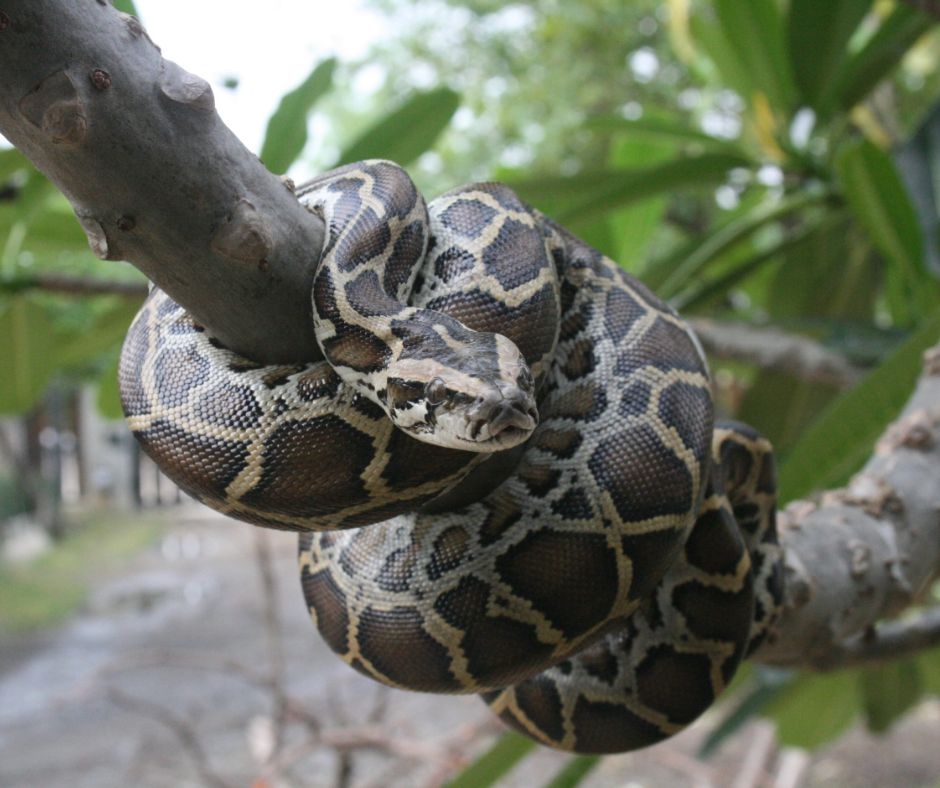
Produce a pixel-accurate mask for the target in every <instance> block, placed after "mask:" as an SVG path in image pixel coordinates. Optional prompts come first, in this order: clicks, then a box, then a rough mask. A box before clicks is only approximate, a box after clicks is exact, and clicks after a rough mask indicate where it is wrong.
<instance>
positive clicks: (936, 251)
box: [894, 102, 940, 273]
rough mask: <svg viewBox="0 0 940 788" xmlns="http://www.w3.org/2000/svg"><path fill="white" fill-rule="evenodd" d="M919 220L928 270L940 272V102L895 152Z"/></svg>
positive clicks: (895, 158) (895, 157)
mask: <svg viewBox="0 0 940 788" xmlns="http://www.w3.org/2000/svg"><path fill="white" fill-rule="evenodd" d="M894 160H895V163H896V164H897V167H898V173H899V174H900V175H901V178H902V180H903V181H904V185H905V186H906V188H907V191H908V194H909V195H910V197H911V203H912V205H913V206H914V211H915V212H916V213H917V219H918V222H919V224H920V230H921V238H922V240H923V244H924V252H925V255H926V260H927V268H928V269H929V270H931V271H933V272H934V273H937V272H940V204H938V201H940V168H938V167H937V166H936V163H937V162H940V102H937V103H935V104H934V105H933V107H932V108H931V110H930V112H929V113H928V114H927V117H926V118H924V120H923V122H922V123H921V125H920V127H919V128H918V129H917V131H916V132H915V133H914V135H913V136H912V137H911V138H910V139H909V140H908V141H907V142H905V143H904V144H903V145H902V146H901V147H900V148H898V149H897V150H895V152H894Z"/></svg>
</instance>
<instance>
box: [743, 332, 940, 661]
mask: <svg viewBox="0 0 940 788" xmlns="http://www.w3.org/2000/svg"><path fill="white" fill-rule="evenodd" d="M938 480H940V346H936V347H934V348H933V349H932V350H931V351H929V352H928V353H927V354H926V355H925V362H924V372H923V374H922V376H921V379H920V381H919V383H918V385H917V388H916V389H915V391H914V394H913V395H912V397H911V399H910V400H909V401H908V404H907V406H906V407H905V409H904V411H903V412H902V414H901V416H900V417H899V418H898V420H897V421H896V422H895V423H894V424H893V425H892V426H891V427H890V428H889V429H888V430H887V431H886V432H885V434H884V435H883V436H882V437H881V439H880V440H879V442H878V444H877V446H876V447H875V453H874V455H873V456H872V457H871V459H869V461H868V462H867V463H866V465H865V467H864V468H863V469H862V470H861V471H860V472H859V473H858V474H857V475H856V476H855V477H854V478H853V480H852V481H851V483H850V484H849V486H848V487H847V488H846V489H844V490H835V491H832V492H828V493H826V494H825V495H823V496H822V499H821V500H820V502H819V503H818V504H817V503H811V502H799V503H796V504H793V505H791V506H789V507H787V509H786V510H785V511H784V512H782V514H781V526H782V542H783V546H784V550H785V560H786V574H787V599H786V608H785V610H784V614H783V616H782V618H781V620H780V622H779V625H778V627H777V635H776V637H775V638H774V639H773V641H772V642H770V643H768V644H766V645H765V646H764V647H763V648H761V649H760V651H759V652H757V654H756V655H755V659H757V660H759V661H762V662H769V663H774V664H778V665H791V666H794V667H797V666H805V667H814V666H825V667H827V668H831V667H833V666H834V665H835V664H838V662H839V660H840V659H845V660H846V661H849V662H851V661H853V660H857V659H859V658H860V657H858V656H857V655H858V654H859V650H860V648H861V645H860V641H859V640H858V638H859V636H860V634H861V633H864V632H866V630H868V631H869V636H868V638H869V643H868V646H867V649H868V650H869V651H871V650H872V648H873V646H872V642H871V639H872V638H875V639H877V638H878V631H877V630H871V629H870V628H871V627H874V626H875V624H876V623H877V622H878V621H879V620H880V619H882V618H886V617H892V616H896V615H898V614H899V613H900V612H901V611H903V610H905V608H908V607H909V606H911V605H912V604H914V603H916V602H918V601H920V600H921V599H922V598H923V596H924V594H925V592H926V591H927V590H928V588H929V586H930V583H931V582H932V581H933V580H934V579H935V578H936V577H937V575H938V571H940V481H938ZM890 631H891V632H893V630H890ZM895 640H896V642H897V643H898V644H901V643H902V640H901V639H900V638H895ZM886 650H889V647H888V646H886V647H885V648H879V649H878V650H877V653H878V656H879V658H884V657H885V656H886V654H885V651H886Z"/></svg>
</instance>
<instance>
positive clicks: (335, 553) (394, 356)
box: [120, 161, 782, 753]
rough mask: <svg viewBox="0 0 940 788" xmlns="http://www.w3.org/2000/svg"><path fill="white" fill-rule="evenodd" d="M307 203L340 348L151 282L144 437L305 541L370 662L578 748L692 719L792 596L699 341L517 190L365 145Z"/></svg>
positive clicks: (317, 285)
mask: <svg viewBox="0 0 940 788" xmlns="http://www.w3.org/2000/svg"><path fill="white" fill-rule="evenodd" d="M298 197H299V198H300V199H301V200H302V201H303V202H304V204H305V205H307V207H308V208H309V209H310V210H311V211H315V212H317V213H319V214H320V215H322V217H323V218H324V221H325V223H326V227H327V232H326V242H325V246H324V249H323V252H322V258H321V263H320V265H319V268H318V270H317V273H316V275H315V277H314V284H313V293H312V313H313V319H314V328H315V333H316V336H317V341H318V345H319V347H320V349H321V351H322V354H323V359H322V360H320V361H317V362H313V363H309V364H301V365H277V366H264V365H260V364H256V363H254V362H251V361H249V360H247V359H244V358H241V357H239V356H238V355H236V354H234V353H232V352H231V351H229V350H227V349H226V348H225V347H223V346H222V345H221V344H220V343H219V342H217V341H216V340H215V339H213V338H212V337H211V335H209V334H208V333H207V332H206V331H205V330H204V329H203V328H202V327H201V326H199V325H198V324H196V323H195V321H193V319H192V318H191V317H190V316H189V315H187V314H186V312H185V311H184V310H183V309H182V308H181V307H180V306H179V305H177V304H176V303H175V302H173V301H172V300H171V299H170V298H169V297H168V296H167V295H166V294H165V293H162V292H161V291H159V290H157V289H154V290H152V292H151V294H150V296H149V297H148V299H147V301H146V302H145V304H144V306H143V307H142V308H141V311H140V313H139V314H138V316H137V318H136V319H135V321H134V323H133V324H132V326H131V328H130V330H129V332H128V336H127V339H126V342H125V346H124V350H123V353H122V357H121V365H120V385H121V393H122V401H123V404H124V409H125V413H126V416H127V421H128V424H129V425H130V427H131V429H132V430H133V432H134V434H135V435H136V437H137V439H138V440H139V441H140V443H141V444H142V446H143V448H144V450H145V451H146V452H147V453H148V454H149V455H150V456H151V457H152V458H153V459H154V460H155V461H156V462H157V464H158V465H159V466H160V467H161V468H162V469H163V471H164V472H165V473H166V474H167V475H168V476H169V477H170V478H171V479H173V480H174V481H175V482H176V483H177V484H178V485H179V486H180V487H181V488H182V489H184V490H185V491H186V492H188V493H190V494H191V495H193V496H194V497H195V498H197V499H198V500H200V501H202V502H203V503H205V504H207V505H209V506H211V507H213V508H215V509H217V510H219V511H221V512H223V513H225V514H228V515H230V516H232V517H235V518H238V519H241V520H245V521H247V522H251V523H255V524H258V525H264V526H268V527H273V528H282V529H290V530H297V531H300V532H301V536H300V571H301V578H302V585H303V591H304V595H305V597H306V600H307V604H308V607H309V609H310V613H311V616H312V618H313V620H314V622H315V623H316V625H317V627H318V628H319V629H320V632H321V634H322V635H323V637H324V638H325V640H326V641H327V643H328V644H329V645H330V646H331V647H332V648H333V649H334V650H335V651H336V652H337V653H338V654H339V655H340V656H341V657H342V658H343V659H344V660H346V661H347V662H348V663H349V664H350V665H352V666H353V667H354V668H356V669H357V670H359V671H360V672H362V673H364V674H366V675H368V676H371V677H372V678H374V679H377V680H378V681H381V682H384V683H386V684H389V685H392V686H396V687H403V688H408V689H413V690H419V691H430V692H464V693H466V692H473V693H480V694H482V695H483V697H484V698H485V700H486V701H487V702H488V703H489V704H490V706H491V707H492V708H493V710H494V711H495V712H496V713H498V714H499V715H500V716H501V717H502V718H503V719H504V720H505V721H506V722H507V723H508V724H510V725H512V726H514V727H516V728H517V729H519V730H520V731H522V732H524V733H526V734H527V735H529V736H531V737H533V738H535V739H536V740H538V741H540V742H542V743H544V744H548V745H551V746H554V747H560V748H564V749H568V750H574V751H578V752H595V753H600V752H619V751H625V750H629V749H633V748H636V747H641V746H645V745H648V744H651V743H653V742H656V741H658V740H660V739H662V738H664V737H666V736H669V735H672V734H673V733H675V732H676V731H678V730H680V729H681V728H682V727H684V726H685V725H688V724H689V723H690V722H691V721H692V720H694V719H695V718H696V717H697V716H698V715H699V714H700V713H701V712H702V711H704V709H706V708H707V707H708V706H709V705H710V704H711V703H712V701H713V700H714V698H715V696H716V695H717V694H718V693H719V692H721V690H722V689H723V687H724V686H725V685H726V684H727V682H728V681H729V680H730V678H731V676H732V675H733V673H734V670H735V669H736V667H737V665H738V663H739V662H740V660H741V659H742V657H743V656H745V655H746V653H748V651H749V650H751V649H753V648H754V647H755V646H756V645H757V644H758V643H759V642H760V640H761V639H762V638H764V637H765V636H766V635H767V633H768V631H769V629H770V627H771V625H772V623H773V621H774V618H775V616H776V614H777V610H778V608H779V605H780V599H781V596H782V593H781V592H782V589H781V584H782V573H781V569H780V556H779V548H778V547H777V543H776V532H775V528H774V511H775V497H774V493H775V488H774V471H773V454H772V450H771V447H770V445H769V444H768V442H767V441H766V440H765V439H764V438H762V437H761V436H760V435H759V434H757V433H756V432H754V431H753V430H751V429H750V428H749V427H746V426H744V425H740V424H731V423H728V424H718V425H715V424H714V423H713V415H712V401H711V395H710V385H709V377H708V371H707V367H706V364H705V361H704V358H703V355H702V352H701V350H700V347H699V345H698V343H697V341H696V340H695V338H694V336H693V335H692V334H691V332H690V331H689V329H688V328H687V327H686V326H685V324H684V323H683V322H682V321H681V320H680V318H679V317H678V316H677V315H676V314H675V313H674V312H673V311H672V310H671V309H669V308H668V307H667V306H666V305H664V304H663V303H662V302H661V301H660V300H659V299H657V298H656V297H655V296H654V295H653V294H652V293H650V292H649V291H648V290H647V289H646V288H645V287H644V286H643V285H642V284H640V283H639V282H637V281H636V280H634V279H632V278H631V277H630V276H628V275H627V274H626V273H624V272H623V271H622V270H621V269H619V268H618V267H617V266H616V264H614V263H613V262H612V261H611V260H609V259H608V258H606V257H604V256H603V255H601V254H600V253H599V252H597V251H596V250H594V249H592V248H590V247H589V246H588V245H586V244H585V243H584V242H582V241H580V240H579V239H577V238H575V237H574V236H572V235H571V234H569V233H568V232H567V231H566V230H565V229H564V228H562V227H560V226H559V225H557V224H555V223H554V222H552V221H551V220H549V219H547V218H546V217H544V216H542V215H541V214H540V213H538V212H537V211H535V210H533V209H531V208H530V207H529V206H527V205H525V204H524V203H522V202H521V201H520V200H519V199H518V198H517V197H516V196H515V195H514V194H513V193H512V191H511V190H509V189H508V188H506V187H504V186H500V185H498V184H477V185H472V186H467V187H463V188H460V189H457V190H455V191H452V192H449V193H448V194H445V195H443V196H442V197H439V198H437V199H435V200H434V201H432V202H431V203H430V204H429V205H426V204H425V202H424V200H423V199H422V197H421V195H420V194H419V192H418V191H417V189H416V188H415V187H414V184H413V183H412V182H411V180H410V179H409V178H408V176H407V175H406V174H405V173H404V172H403V171H402V170H401V169H400V168H399V167H397V166H396V165H394V164H391V163H389V162H381V161H371V162H360V163H357V164H353V165H350V166H347V167H344V168H341V169H339V170H336V171H333V172H330V173H327V174H326V175H324V176H322V177H320V178H318V179H317V180H316V181H313V182H312V183H311V184H309V185H307V186H305V187H303V188H302V189H300V190H299V191H298Z"/></svg>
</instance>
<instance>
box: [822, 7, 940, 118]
mask: <svg viewBox="0 0 940 788" xmlns="http://www.w3.org/2000/svg"><path fill="white" fill-rule="evenodd" d="M827 2H829V0H827ZM820 5H824V3H820ZM933 23H934V22H933V19H931V17H929V16H928V15H927V14H925V13H923V12H922V11H918V10H916V9H914V8H911V7H910V6H909V5H907V4H905V3H897V4H895V7H894V11H892V12H891V14H890V15H889V16H888V17H887V18H886V19H885V20H884V21H883V22H882V23H881V25H880V26H879V28H878V30H877V31H876V32H875V34H874V35H873V36H872V37H871V39H869V41H868V42H867V43H866V44H865V45H864V46H863V47H862V48H861V49H860V50H859V51H858V52H856V53H855V54H854V55H852V56H851V57H850V58H849V59H847V60H845V61H844V62H843V64H842V68H841V69H840V71H839V74H838V76H837V77H836V78H835V83H834V85H833V87H832V89H831V95H832V101H833V102H835V103H837V104H838V106H839V107H841V108H842V109H844V110H848V109H851V108H852V107H854V106H855V105H856V104H857V103H858V102H859V101H861V100H862V99H864V98H865V96H867V95H868V94H869V92H871V90H872V89H873V88H874V87H875V85H877V84H878V83H879V82H880V81H881V80H882V79H884V78H885V77H886V76H888V74H890V73H891V71H893V70H894V68H895V67H896V66H897V65H898V63H900V62H901V58H903V57H904V55H905V54H906V53H907V51H908V50H909V49H910V48H911V47H912V46H913V45H914V43H915V42H916V41H917V39H919V38H920V37H921V36H922V35H923V34H924V33H926V32H927V31H928V30H929V29H930V28H931V26H932V25H933Z"/></svg>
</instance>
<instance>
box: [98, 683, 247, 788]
mask: <svg viewBox="0 0 940 788" xmlns="http://www.w3.org/2000/svg"><path fill="white" fill-rule="evenodd" d="M106 696H107V698H108V700H110V701H111V702H112V703H114V704H115V705H116V706H120V707H121V708H123V709H124V710H126V711H129V712H132V713H134V714H139V715H141V716H144V717H148V718H150V719H152V720H154V721H156V722H159V723H160V724H161V725H163V726H164V727H165V728H167V729H168V730H169V731H170V732H172V733H173V735H174V736H176V738H177V739H178V740H179V743H180V745H181V746H182V748H183V750H184V751H185V752H186V753H187V754H188V755H189V757H190V758H191V759H192V761H193V764H194V765H195V767H196V771H197V773H198V774H199V777H200V779H201V780H202V781H203V782H204V783H206V784H207V785H211V786H215V788H232V786H231V783H229V782H227V781H226V780H224V779H222V778H221V777H220V776H219V775H218V774H216V773H215V772H214V771H213V770H212V768H211V767H210V766H209V758H208V756H207V755H206V751H205V750H204V749H203V747H202V744H201V743H200V741H199V736H198V735H197V734H196V730H195V729H194V728H193V726H192V725H190V724H189V723H188V722H186V720H184V719H182V718H181V717H178V716H177V715H175V714H173V712H171V711H170V710H169V709H167V708H165V707H163V706H160V705H158V704H156V703H151V702H150V701H148V700H144V699H143V698H138V697H134V696H133V695H129V694H127V693H126V692H124V691H123V690H119V689H117V688H116V687H109V688H108V689H107V692H106Z"/></svg>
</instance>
